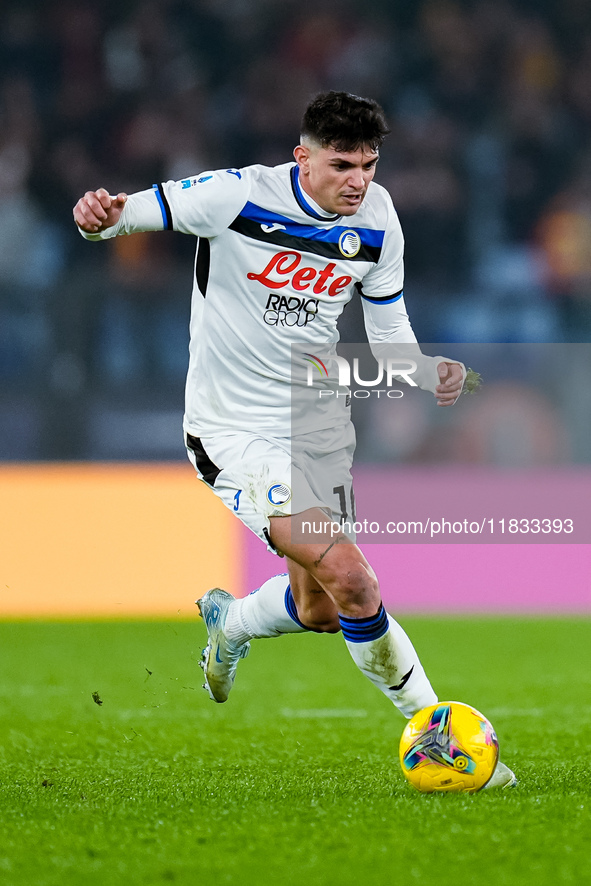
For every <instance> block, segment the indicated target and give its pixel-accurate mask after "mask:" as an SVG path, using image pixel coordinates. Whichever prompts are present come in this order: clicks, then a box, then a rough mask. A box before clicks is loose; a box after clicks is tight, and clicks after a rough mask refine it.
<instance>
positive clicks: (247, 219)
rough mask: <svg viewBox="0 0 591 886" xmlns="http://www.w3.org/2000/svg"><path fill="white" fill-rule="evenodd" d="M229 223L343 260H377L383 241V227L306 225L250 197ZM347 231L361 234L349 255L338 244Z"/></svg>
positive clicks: (251, 234) (288, 245)
mask: <svg viewBox="0 0 591 886" xmlns="http://www.w3.org/2000/svg"><path fill="white" fill-rule="evenodd" d="M324 221H327V219H324ZM229 227H230V230H232V231H236V232H237V233H238V234H243V235H244V236H245V237H250V238H251V239H252V240H260V241H262V242H263V243H272V244H273V245H275V246H281V247H282V248H283V249H297V250H300V251H301V252H311V253H313V254H315V255H322V256H324V257H325V258H337V259H339V260H340V261H343V260H345V261H363V262H372V263H377V262H378V261H379V258H380V255H381V253H382V245H383V242H384V231H377V230H373V229H371V228H353V227H352V226H350V225H349V226H347V227H344V226H343V225H332V227H330V228H320V227H316V226H315V225H303V224H301V223H300V222H296V221H293V220H292V219H290V218H287V216H285V215H278V213H276V212H271V211H270V210H269V209H265V208H264V207H262V206H257V205H256V203H251V202H250V201H249V202H247V203H246V204H245V205H244V206H243V208H242V209H241V211H240V214H239V215H237V216H236V218H235V219H234V221H233V222H232V223H231V224H230V226H229ZM347 231H355V233H356V234H357V236H358V237H359V241H360V247H359V250H358V252H357V253H356V254H355V255H346V254H345V253H343V252H342V251H341V249H340V247H339V241H340V239H341V238H342V236H343V235H344V234H346V233H347Z"/></svg>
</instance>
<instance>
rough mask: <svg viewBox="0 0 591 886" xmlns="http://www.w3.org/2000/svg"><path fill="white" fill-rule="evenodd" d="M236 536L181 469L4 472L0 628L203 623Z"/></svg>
mask: <svg viewBox="0 0 591 886" xmlns="http://www.w3.org/2000/svg"><path fill="white" fill-rule="evenodd" d="M240 528H241V527H240V525H239V523H238V521H237V520H235V519H234V517H233V515H232V514H230V512H229V511H227V510H226V508H224V506H223V505H222V504H221V502H220V501H219V500H218V499H217V498H216V497H215V496H214V495H212V493H211V492H210V490H208V489H207V487H206V486H205V485H204V484H203V483H202V482H201V481H199V480H198V479H197V478H196V477H195V474H194V473H192V470H191V468H190V467H189V466H185V465H161V464H159V465H145V464H138V465H121V464H56V465H53V464H52V465H27V466H24V465H2V466H0V618H21V617H25V618H26V617H50V618H54V617H74V618H75V617H130V616H131V617H143V616H145V617H153V616H176V617H192V616H197V609H196V607H195V606H194V601H195V600H196V599H197V597H199V596H200V595H201V594H202V593H203V592H204V591H206V590H207V589H208V588H210V587H213V586H220V587H225V588H228V590H232V591H233V592H234V593H237V592H238V591H239V588H240V584H241V559H242V558H241V551H240V545H241V542H240V539H241V534H240Z"/></svg>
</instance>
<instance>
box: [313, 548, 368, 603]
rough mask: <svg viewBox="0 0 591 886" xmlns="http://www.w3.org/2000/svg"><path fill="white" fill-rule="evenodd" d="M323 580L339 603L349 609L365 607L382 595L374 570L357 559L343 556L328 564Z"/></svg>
mask: <svg viewBox="0 0 591 886" xmlns="http://www.w3.org/2000/svg"><path fill="white" fill-rule="evenodd" d="M322 582H323V586H324V587H325V588H326V590H327V591H328V593H330V595H331V596H332V598H333V599H334V600H335V601H336V603H337V605H338V606H342V607H345V608H347V609H350V608H351V607H356V606H360V607H364V606H365V605H366V604H367V603H368V602H370V601H374V600H379V597H380V590H379V585H378V580H377V578H376V577H375V575H374V573H373V571H372V570H370V569H368V568H367V567H366V566H365V565H364V564H363V562H361V561H359V560H357V559H350V558H346V559H345V558H343V559H342V560H340V561H339V562H337V563H332V564H330V566H328V565H327V567H326V570H325V575H323V577H322Z"/></svg>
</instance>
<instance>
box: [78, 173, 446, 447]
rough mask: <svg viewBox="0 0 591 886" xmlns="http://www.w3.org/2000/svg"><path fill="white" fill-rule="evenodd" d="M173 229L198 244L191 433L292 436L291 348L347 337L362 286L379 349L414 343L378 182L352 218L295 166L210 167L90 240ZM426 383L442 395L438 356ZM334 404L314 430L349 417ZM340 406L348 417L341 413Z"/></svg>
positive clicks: (425, 365) (398, 241) (423, 373)
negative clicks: (342, 324)
mask: <svg viewBox="0 0 591 886" xmlns="http://www.w3.org/2000/svg"><path fill="white" fill-rule="evenodd" d="M162 229H169V230H174V231H180V232H182V233H184V234H193V235H194V236H196V237H198V238H199V241H198V244H197V253H196V260H195V273H194V282H193V299H192V308H191V329H190V332H191V342H190V359H189V370H188V376H187V385H186V407H185V419H184V427H185V430H186V431H188V432H189V433H190V434H193V435H194V436H197V437H199V436H201V435H202V434H206V433H208V434H211V433H215V432H216V431H217V430H220V431H221V430H225V431H233V430H250V431H253V432H257V433H262V434H265V433H268V434H270V435H272V434H278V433H279V434H282V435H285V434H289V433H290V428H291V385H292V372H291V361H292V352H291V345H292V344H298V345H302V346H304V347H305V348H307V349H308V350H309V351H310V352H311V354H313V353H314V350H315V349H316V350H318V348H320V347H322V346H325V347H326V346H327V344H328V343H331V342H336V341H337V340H338V331H337V319H338V317H339V315H340V314H341V312H342V310H343V308H344V306H345V305H346V304H347V302H348V301H349V300H350V299H351V298H352V296H353V294H354V293H355V292H356V290H358V291H359V292H360V295H361V298H362V301H363V308H364V317H365V325H366V330H367V334H368V339H369V341H370V342H397V343H416V338H415V336H414V333H413V331H412V328H411V326H410V322H409V319H408V315H407V313H406V310H405V306H404V299H403V295H402V286H403V245H404V241H403V237H402V231H401V228H400V223H399V221H398V217H397V215H396V213H395V211H394V207H393V205H392V201H391V199H390V196H389V194H388V193H387V191H385V190H384V188H382V187H380V186H379V185H377V184H375V183H373V182H372V183H371V184H370V185H369V188H368V191H367V194H366V196H365V200H364V201H363V203H362V205H361V206H360V208H359V210H358V211H357V213H356V214H355V215H353V216H347V217H343V216H336V215H331V214H329V213H327V212H325V211H324V210H322V209H321V208H320V206H318V205H317V204H316V203H315V202H314V201H313V200H312V199H311V198H310V197H309V196H308V195H307V194H306V193H305V192H304V191H303V189H302V187H301V184H300V182H299V169H298V167H297V165H295V164H293V163H286V164H284V165H281V166H276V167H273V168H269V167H265V166H249V167H246V168H243V169H221V170H214V171H211V172H203V173H201V174H200V175H196V176H194V177H191V178H187V179H183V180H182V181H177V182H174V181H170V182H166V183H164V184H160V185H154V187H153V188H152V189H151V190H148V191H141V192H139V193H137V194H132V195H130V197H129V199H128V201H127V204H126V206H125V208H124V210H123V213H122V215H121V218H120V220H119V222H118V223H117V224H116V225H114V226H113V227H112V228H108V229H107V230H105V231H102V232H101V233H100V234H94V235H89V234H84V235H83V236H85V237H86V238H87V239H90V240H98V239H108V238H109V237H113V236H116V235H119V234H131V233H135V232H139V231H148V230H150V231H154V230H162ZM439 360H440V358H430V357H425V358H423V362H422V364H421V367H420V369H419V372H418V373H417V376H416V378H417V381H418V383H419V386H420V387H424V388H427V389H429V390H432V391H434V389H435V385H436V384H437V383H438V378H437V371H436V361H439ZM344 409H345V406H344V403H343V402H337V401H336V400H333V402H332V403H328V402H327V401H325V402H324V403H322V404H320V406H319V408H318V409H317V410H312V412H311V414H310V415H309V416H307V420H306V429H307V430H309V431H311V430H316V429H318V430H320V429H323V428H326V427H331V426H334V425H335V424H338V423H339V422H341V423H342V422H343V420H346V414H345V413H344V411H343V410H344ZM335 410H338V413H339V414H338V417H337V415H336V414H335Z"/></svg>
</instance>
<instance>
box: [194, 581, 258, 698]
mask: <svg viewBox="0 0 591 886" xmlns="http://www.w3.org/2000/svg"><path fill="white" fill-rule="evenodd" d="M234 599H235V598H234V597H233V596H232V594H229V593H228V592H227V591H222V589H221V588H212V590H211V591H207V593H206V594H204V595H203V597H201V599H200V600H197V601H196V603H197V606H198V607H199V612H200V613H201V617H202V618H203V621H204V622H205V626H206V628H207V640H208V642H207V646H206V647H205V649H204V650H203V656H202V660H201V661H200V662H199V666H200V667H201V668H203V671H204V673H205V683H204V684H203V688H204V689H207V691H208V692H209V696H210V698H211V699H213V701H217V702H218V703H219V704H221V703H222V702H224V701H227V699H228V696H229V694H230V689H231V688H232V686H233V684H234V678H235V677H236V668H237V667H238V662H239V661H240V659H241V658H246V656H247V655H248V653H249V652H250V643H243V644H242V646H237V645H236V644H235V643H232V642H231V641H230V640H228V638H227V637H226V635H225V634H224V624H225V622H226V616H227V614H228V609H229V607H230V604H231V603H233V602H234Z"/></svg>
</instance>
